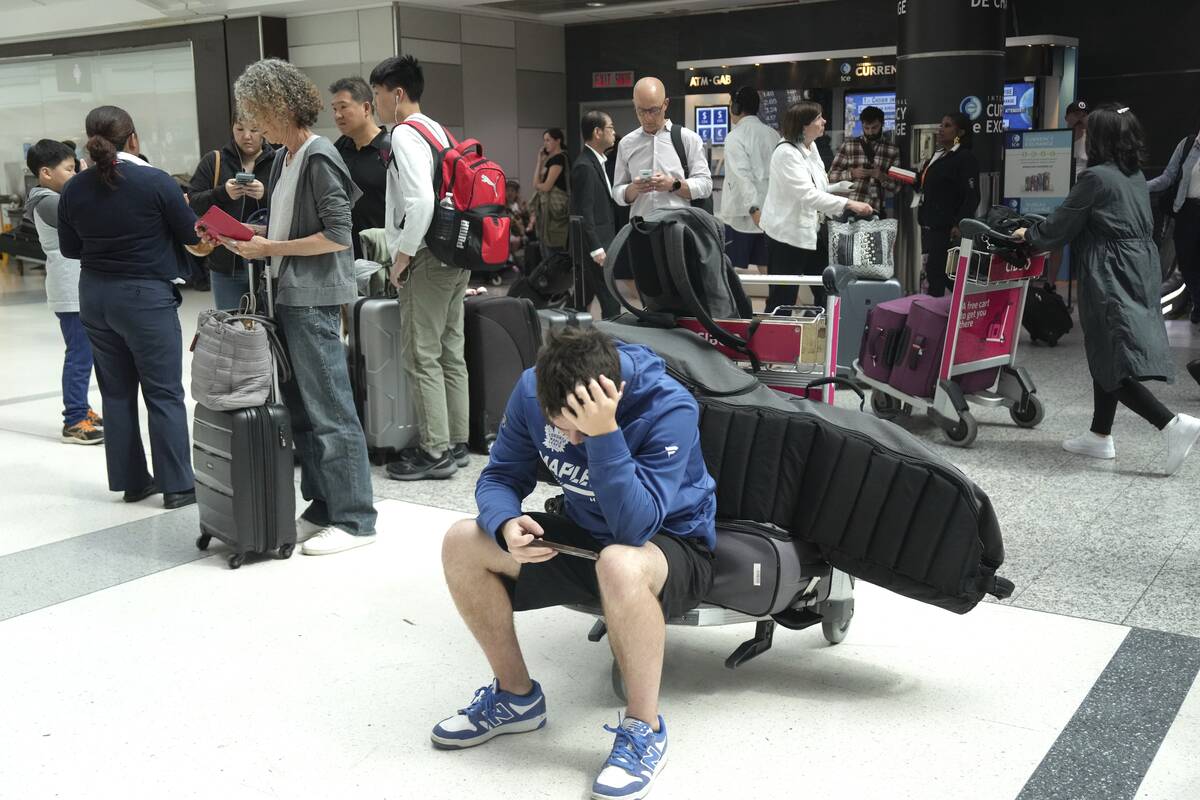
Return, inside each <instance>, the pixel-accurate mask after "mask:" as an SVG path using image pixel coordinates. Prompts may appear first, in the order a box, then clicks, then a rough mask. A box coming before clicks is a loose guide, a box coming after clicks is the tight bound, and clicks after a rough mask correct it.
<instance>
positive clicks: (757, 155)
mask: <svg viewBox="0 0 1200 800" xmlns="http://www.w3.org/2000/svg"><path fill="white" fill-rule="evenodd" d="M778 142H779V134H778V133H777V132H776V131H775V130H774V129H773V128H770V127H768V126H766V125H764V124H763V121H762V120H760V119H759V118H758V117H756V116H753V115H750V116H746V117H743V118H742V119H741V121H740V122H738V124H737V125H734V126H733V130H731V131H730V132H729V136H727V137H726V138H725V183H724V185H722V187H721V208H720V209H718V211H717V217H719V218H720V219H721V221H722V222H724V223H725V224H726V225H728V226H729V227H731V228H733V229H734V230H735V231H740V232H741V233H762V231H761V230H759V227H758V226H757V225H755V224H754V219H753V218H752V217H751V216H750V207H751V206H755V207H757V208H759V209H762V207H763V203H765V202H766V201H767V185H768V179H769V177H770V171H771V156H772V155H774V153H775V145H776V144H777V143H778Z"/></svg>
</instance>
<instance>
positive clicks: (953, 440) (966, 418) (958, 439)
mask: <svg viewBox="0 0 1200 800" xmlns="http://www.w3.org/2000/svg"><path fill="white" fill-rule="evenodd" d="M945 431H946V438H947V439H949V440H950V444H952V445H954V446H955V447H970V446H971V445H972V444H974V443H975V437H976V436H978V435H979V423H978V422H976V421H975V417H974V416H973V415H972V414H971V412H970V411H964V412H962V413H961V414H960V415H959V418H958V423H957V424H955V425H952V426H950V427H948V428H946V429H945Z"/></svg>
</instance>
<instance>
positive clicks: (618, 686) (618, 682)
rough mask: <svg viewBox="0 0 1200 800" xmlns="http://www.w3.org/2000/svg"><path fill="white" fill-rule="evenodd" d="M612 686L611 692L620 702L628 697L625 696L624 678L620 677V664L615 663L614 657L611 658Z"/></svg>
mask: <svg viewBox="0 0 1200 800" xmlns="http://www.w3.org/2000/svg"><path fill="white" fill-rule="evenodd" d="M612 688H613V694H615V695H616V696H617V699H618V700H620V701H621V702H622V703H624V702H626V701H627V700H628V699H629V698H627V697H626V696H625V679H624V678H622V677H621V665H620V664H618V663H617V659H616V657H614V658H613V663H612Z"/></svg>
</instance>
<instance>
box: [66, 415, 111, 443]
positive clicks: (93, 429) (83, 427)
mask: <svg viewBox="0 0 1200 800" xmlns="http://www.w3.org/2000/svg"><path fill="white" fill-rule="evenodd" d="M62 440H63V441H64V442H66V443H67V444H103V443H104V429H103V428H101V427H100V426H98V425H97V424H96V423H94V422H92V421H91V420H90V419H88V418H87V417H84V418H83V419H81V420H80V421H79V422H76V423H75V424H74V425H63V429H62Z"/></svg>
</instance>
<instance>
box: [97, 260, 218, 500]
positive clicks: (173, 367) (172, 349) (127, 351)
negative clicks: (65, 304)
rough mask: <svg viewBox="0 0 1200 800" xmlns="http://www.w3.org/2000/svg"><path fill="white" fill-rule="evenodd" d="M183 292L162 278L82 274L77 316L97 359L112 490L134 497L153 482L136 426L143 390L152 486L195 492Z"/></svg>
mask: <svg viewBox="0 0 1200 800" xmlns="http://www.w3.org/2000/svg"><path fill="white" fill-rule="evenodd" d="M180 302H181V299H180V296H179V290H178V289H177V288H175V287H174V286H173V285H171V284H170V283H168V282H167V281H164V280H160V279H157V278H130V277H124V276H110V275H104V274H102V273H97V272H94V271H92V270H89V269H84V270H83V271H82V272H81V273H80V275H79V317H80V319H81V320H82V321H83V325H84V327H85V328H86V329H87V334H88V339H89V340H90V341H91V343H92V355H93V356H94V357H95V360H96V380H97V382H98V383H99V384H100V396H101V397H102V398H103V399H104V458H105V462H106V464H107V465H108V488H109V490H110V491H114V492H124V491H137V490H139V489H143V488H145V487H146V485H147V484H149V483H150V472H149V470H147V469H146V451H145V450H144V449H143V447H142V436H141V430H140V423H139V421H138V389H139V388H141V390H142V399H143V400H144V401H145V403H146V418H147V422H148V424H149V428H150V454H151V459H152V461H153V463H154V480H156V481H157V482H158V488H159V489H161V490H162V491H163V492H187V491H191V490H192V488H193V486H194V481H193V478H192V450H191V445H190V444H189V442H188V419H187V408H186V407H185V406H184V402H183V336H182V332H181V330H180V326H179V304H180Z"/></svg>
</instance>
